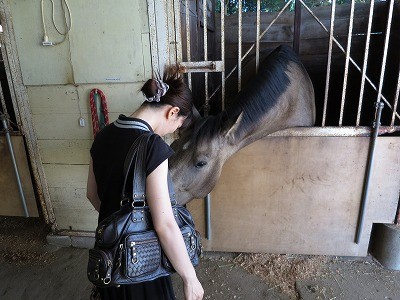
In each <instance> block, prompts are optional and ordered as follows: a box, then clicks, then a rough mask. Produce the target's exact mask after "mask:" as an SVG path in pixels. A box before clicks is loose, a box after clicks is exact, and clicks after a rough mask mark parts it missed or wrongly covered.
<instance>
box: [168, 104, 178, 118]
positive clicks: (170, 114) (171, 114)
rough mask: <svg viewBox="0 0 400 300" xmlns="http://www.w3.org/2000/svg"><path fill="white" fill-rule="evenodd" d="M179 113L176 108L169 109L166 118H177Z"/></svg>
mask: <svg viewBox="0 0 400 300" xmlns="http://www.w3.org/2000/svg"><path fill="white" fill-rule="evenodd" d="M179 111H180V109H179V107H177V106H174V107H171V108H170V109H169V110H168V117H177V116H178V114H179Z"/></svg>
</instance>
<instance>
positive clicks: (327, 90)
mask: <svg viewBox="0 0 400 300" xmlns="http://www.w3.org/2000/svg"><path fill="white" fill-rule="evenodd" d="M335 12H336V0H333V1H332V4H331V25H330V29H329V49H328V63H327V67H326V81H325V95H324V108H323V112H322V126H325V122H326V110H327V107H328V94H329V82H330V76H331V64H332V46H333V31H334V29H335Z"/></svg>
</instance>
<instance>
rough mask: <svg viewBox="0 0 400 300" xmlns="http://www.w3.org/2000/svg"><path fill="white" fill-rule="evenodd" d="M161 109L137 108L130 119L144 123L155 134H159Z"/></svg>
mask: <svg viewBox="0 0 400 300" xmlns="http://www.w3.org/2000/svg"><path fill="white" fill-rule="evenodd" d="M163 112H164V110H163V109H152V108H148V107H139V109H137V110H136V111H135V112H133V113H132V114H131V115H130V117H132V118H137V119H141V120H143V121H146V122H147V123H148V124H149V125H150V126H151V128H152V129H153V130H154V132H155V133H157V134H160V133H161V132H160V130H159V129H160V126H161V123H162V120H163Z"/></svg>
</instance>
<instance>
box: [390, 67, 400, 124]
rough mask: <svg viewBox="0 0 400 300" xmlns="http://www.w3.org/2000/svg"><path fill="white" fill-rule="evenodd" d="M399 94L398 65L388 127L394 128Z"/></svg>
mask: <svg viewBox="0 0 400 300" xmlns="http://www.w3.org/2000/svg"><path fill="white" fill-rule="evenodd" d="M399 94H400V65H399V75H398V77H397V87H396V94H395V96H394V103H393V108H392V111H393V113H392V121H391V122H390V126H391V127H393V126H394V120H395V118H396V111H397V105H398V103H399Z"/></svg>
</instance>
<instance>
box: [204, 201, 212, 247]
mask: <svg viewBox="0 0 400 300" xmlns="http://www.w3.org/2000/svg"><path fill="white" fill-rule="evenodd" d="M204 200H205V210H206V220H205V221H206V239H207V240H211V195H210V194H208V195H207V196H206V197H205V199H204Z"/></svg>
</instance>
